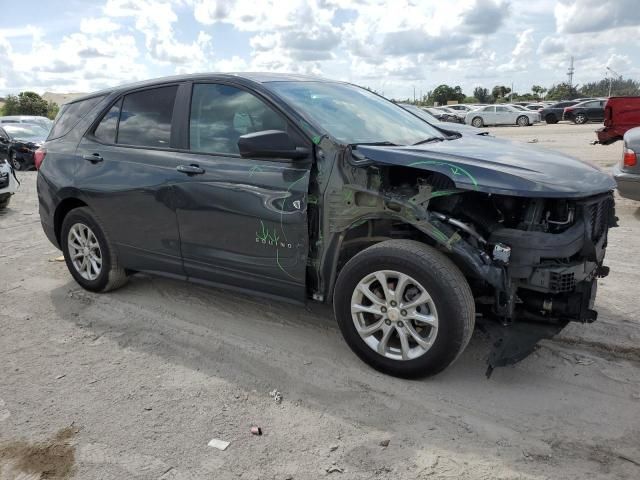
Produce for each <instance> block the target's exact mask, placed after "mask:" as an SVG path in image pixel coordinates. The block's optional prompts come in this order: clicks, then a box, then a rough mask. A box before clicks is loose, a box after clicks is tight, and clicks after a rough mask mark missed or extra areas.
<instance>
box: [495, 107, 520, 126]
mask: <svg viewBox="0 0 640 480" xmlns="http://www.w3.org/2000/svg"><path fill="white" fill-rule="evenodd" d="M495 108H496V122H495V123H496V125H507V124H512V123H516V119H515V116H514V112H512V111H511V110H509V109H508V108H507V107H501V106H498V107H495Z"/></svg>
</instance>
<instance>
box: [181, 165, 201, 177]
mask: <svg viewBox="0 0 640 480" xmlns="http://www.w3.org/2000/svg"><path fill="white" fill-rule="evenodd" d="M176 170H177V171H179V172H180V173H186V174H187V175H202V174H203V173H204V168H200V165H178V166H177V167H176Z"/></svg>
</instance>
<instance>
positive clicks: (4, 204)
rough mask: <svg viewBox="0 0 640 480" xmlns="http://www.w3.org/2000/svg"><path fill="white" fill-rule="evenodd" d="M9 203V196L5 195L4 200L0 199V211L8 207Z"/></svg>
mask: <svg viewBox="0 0 640 480" xmlns="http://www.w3.org/2000/svg"><path fill="white" fill-rule="evenodd" d="M10 202H11V195H7V196H6V197H5V198H0V210H4V209H5V208H7V207H8V206H9V203H10Z"/></svg>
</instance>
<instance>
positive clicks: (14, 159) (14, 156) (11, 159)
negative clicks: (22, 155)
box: [9, 152, 24, 171]
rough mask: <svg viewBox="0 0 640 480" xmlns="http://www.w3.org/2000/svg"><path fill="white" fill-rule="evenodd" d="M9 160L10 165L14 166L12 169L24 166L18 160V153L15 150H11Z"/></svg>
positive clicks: (20, 168)
mask: <svg viewBox="0 0 640 480" xmlns="http://www.w3.org/2000/svg"><path fill="white" fill-rule="evenodd" d="M9 162H10V163H11V166H12V167H13V168H14V170H18V171H19V170H22V169H23V168H24V165H23V164H22V162H21V161H20V160H18V155H17V154H16V152H11V154H10V155H9Z"/></svg>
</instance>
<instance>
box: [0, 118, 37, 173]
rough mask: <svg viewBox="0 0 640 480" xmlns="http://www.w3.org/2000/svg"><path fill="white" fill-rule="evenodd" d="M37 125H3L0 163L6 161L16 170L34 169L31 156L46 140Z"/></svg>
mask: <svg viewBox="0 0 640 480" xmlns="http://www.w3.org/2000/svg"><path fill="white" fill-rule="evenodd" d="M47 134H48V132H47V131H46V130H45V129H43V128H42V127H40V126H38V125H30V124H27V123H5V124H3V125H2V126H1V127H0V161H2V160H8V161H9V162H10V163H11V165H12V166H13V168H15V169H16V170H28V169H32V168H34V161H33V154H34V152H35V151H36V150H37V149H38V148H39V147H40V145H42V144H43V143H44V141H45V139H46V138H47Z"/></svg>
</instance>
